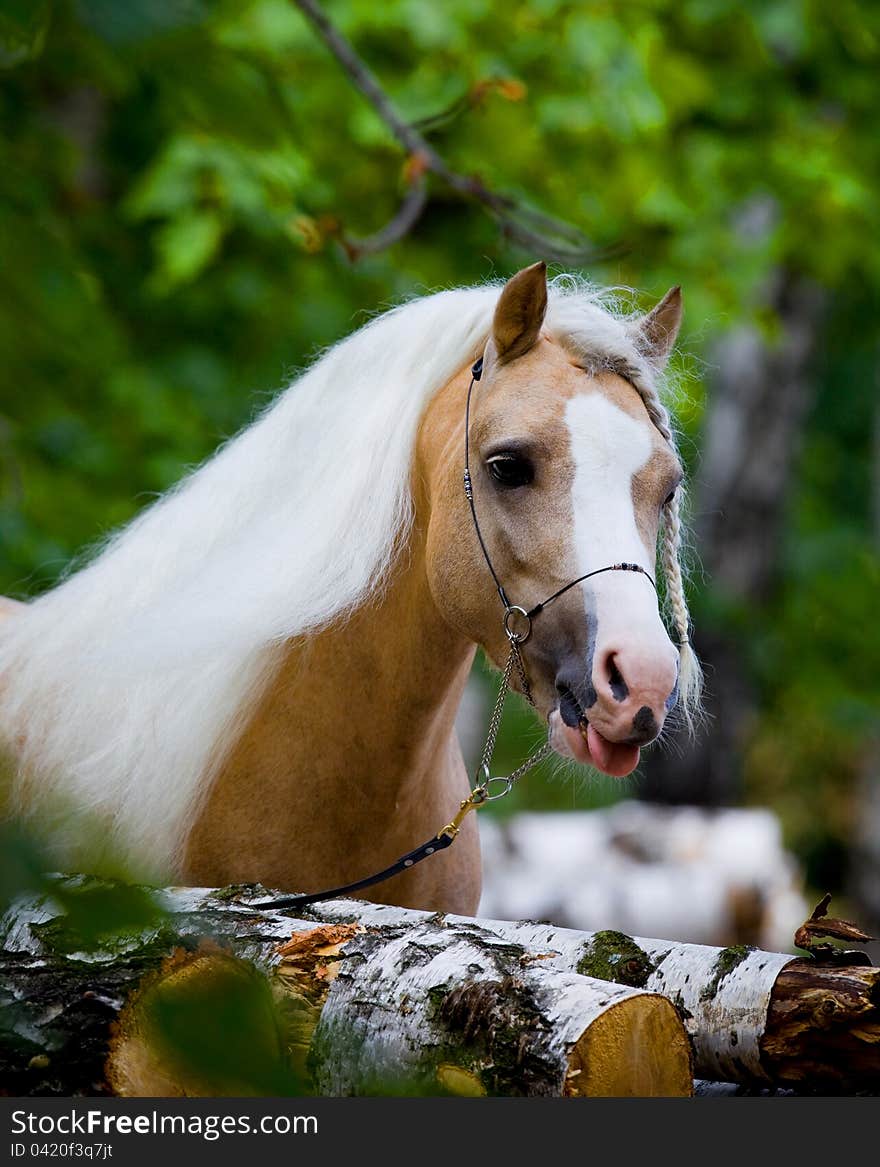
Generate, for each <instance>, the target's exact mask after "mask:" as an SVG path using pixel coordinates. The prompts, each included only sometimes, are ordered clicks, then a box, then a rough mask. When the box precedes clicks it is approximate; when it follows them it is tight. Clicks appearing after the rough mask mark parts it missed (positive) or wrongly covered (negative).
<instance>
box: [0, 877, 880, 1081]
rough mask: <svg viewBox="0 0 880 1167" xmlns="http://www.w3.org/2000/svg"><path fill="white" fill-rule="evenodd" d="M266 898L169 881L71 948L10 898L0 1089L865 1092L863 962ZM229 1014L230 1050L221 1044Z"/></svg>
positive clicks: (869, 1043)
mask: <svg viewBox="0 0 880 1167" xmlns="http://www.w3.org/2000/svg"><path fill="white" fill-rule="evenodd" d="M72 881H73V883H75V882H76V877H72ZM70 883H71V880H68V881H67V884H66V885H70ZM266 894H267V893H266V892H265V891H264V890H263V889H261V888H252V887H241V888H225V889H219V890H210V889H181V888H176V889H167V890H165V891H162V892H161V893H158V898H159V902H160V907H161V909H162V916H161V920H160V921H158V922H156V923H154V924H151V925H150V926H149V927H146V928H142V929H140V930H139V931H136V932H129V933H128V934H126V935H125V936H124V937H122V938H119V937H117V938H116V939H115V940H114V942H113V943H112V944H108V945H107V946H105V947H99V948H97V949H95V950H94V951H88V952H86V951H76V949H75V945H73V944H72V943H71V937H70V935H69V934H68V933H67V931H66V929H65V920H64V916H63V914H62V912H61V910H60V909H59V907H58V906H57V904H56V903H55V901H54V900H53V899H52V898H49V897H43V898H41V899H35V900H31V901H29V902H20V903H18V904H17V905H16V906H15V907H14V908H13V909H12V910H11V911H10V912H9V913H7V915H6V917H4V919H3V921H2V923H0V1089H2V1090H3V1091H5V1092H7V1093H10V1094H29V1093H30V1094H53V1093H54V1094H63V1095H70V1094H83V1093H86V1094H94V1093H113V1094H121V1095H129V1096H131V1095H136V1096H165V1095H183V1094H186V1095H206V1094H244V1093H264V1092H266V1093H286V1092H290V1093H293V1092H312V1093H320V1094H330V1095H358V1094H360V1095H363V1094H376V1093H390V1094H402V1093H416V1094H449V1095H456V1094H457V1095H461V1094H466V1095H528V1096H561V1095H567V1096H597V1095H604V1096H649V1095H682V1094H689V1093H691V1092H692V1090H693V1079H694V1078H695V1077H696V1078H697V1079H710V1080H714V1081H725V1082H734V1083H738V1084H740V1085H741V1086H743V1087H746V1088H749V1089H760V1088H765V1089H766V1088H768V1087H769V1088H795V1089H800V1090H807V1091H813V1092H816V1091H818V1092H855V1091H861V1092H864V1091H871V1090H877V1089H878V1088H880V1058H878V1051H880V970H878V969H875V968H872V967H870V966H860V965H832V964H828V965H825V964H822V963H820V962H819V961H817V960H815V959H813V958H809V959H797V958H793V957H791V956H788V955H785V954H779V953H768V952H761V951H760V950H755V949H749V948H733V949H717V948H708V947H704V946H699V945H685V944H673V943H670V942H668V941H656V940H642V939H634V938H632V937H628V936H624V935H622V934H620V933H613V932H602V933H588V932H578V931H573V930H567V929H561V928H556V927H553V926H552V925H544V924H533V923H512V922H505V921H490V920H482V919H479V920H476V919H470V918H466V917H454V916H442V915H436V914H431V913H426V912H416V911H408V910H405V909H400V908H394V907H388V906H383V905H374V904H367V903H361V902H358V901H353V900H337V901H333V902H330V903H327V904H323V905H316V906H314V907H313V908H311V909H309V910H308V911H307V912H303V913H302V918H295V917H294V916H292V915H291V914H290V913H288V912H285V911H276V910H272V909H265V908H262V909H259V910H254V909H253V908H252V907H250V905H251V904H253V903H256V902H258V901H261V900H265V898H266ZM235 1002H239V1003H240V1006H241V1007H240V1010H239V1013H238V1014H237V1015H236V1017H235V1018H234V1022H235V1024H237V1025H239V1026H240V1027H241V1026H243V1028H244V1030H245V1031H246V1041H245V1042H244V1044H243V1045H242V1046H241V1049H239V1047H238V1046H237V1045H236V1043H235V1041H234V1040H233V1038H231V1037H229V1036H228V1035H227V1036H226V1037H223V1032H222V1031H223V1024H222V1023H223V1019H224V1016H226V1014H225V1013H224V1010H226V1011H228V1010H229V1009H230V1008H231V1007H232V1006H231V1004H230V1003H235ZM230 1016H231V1014H230ZM218 1033H219V1034H220V1035H221V1036H220V1038H219V1039H218V1037H217V1034H218ZM242 1050H245V1051H246V1052H242Z"/></svg>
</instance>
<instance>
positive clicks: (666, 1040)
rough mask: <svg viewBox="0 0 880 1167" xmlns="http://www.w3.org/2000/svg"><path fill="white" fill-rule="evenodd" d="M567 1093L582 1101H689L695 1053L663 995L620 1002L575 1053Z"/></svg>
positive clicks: (586, 1032) (586, 1035)
mask: <svg viewBox="0 0 880 1167" xmlns="http://www.w3.org/2000/svg"><path fill="white" fill-rule="evenodd" d="M568 1061H569V1068H568V1073H567V1074H566V1080H565V1093H566V1095H568V1096H569V1097H574V1098H578V1097H582V1098H683V1097H688V1096H690V1095H691V1094H692V1093H693V1070H692V1067H691V1050H690V1044H689V1042H688V1039H687V1034H686V1033H685V1031H684V1028H683V1027H682V1024H681V1019H680V1018H679V1016H678V1013H677V1011H676V1009H675V1007H674V1006H673V1005H672V1004H671V1003H670V1002H669V1001H667V1000H666V998H665V997H661V996H659V995H657V994H648V993H643V994H641V995H640V996H638V997H631V998H629V999H627V1000H623V1001H618V1002H617V1004H615V1005H612V1006H611V1007H610V1008H609V1009H607V1010H606V1011H605V1012H604V1013H602V1014H601V1016H599V1017H597V1018H596V1019H595V1021H593V1023H592V1024H591V1025H590V1026H589V1027H588V1028H587V1029H586V1030H584V1032H583V1034H582V1035H581V1037H580V1038H579V1039H578V1041H577V1043H576V1044H575V1045H574V1047H573V1048H572V1049H571V1051H570V1053H569V1058H568Z"/></svg>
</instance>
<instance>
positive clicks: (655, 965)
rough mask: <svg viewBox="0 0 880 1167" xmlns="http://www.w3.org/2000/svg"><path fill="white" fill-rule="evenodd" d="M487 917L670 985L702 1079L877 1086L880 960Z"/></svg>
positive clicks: (557, 950) (571, 964)
mask: <svg viewBox="0 0 880 1167" xmlns="http://www.w3.org/2000/svg"><path fill="white" fill-rule="evenodd" d="M309 914H310V915H311V916H312V917H314V918H316V919H320V920H322V921H331V922H332V921H338V920H343V919H352V918H354V915H355V914H356V915H357V918H358V920H359V921H360V922H361V923H362V924H363V925H365V926H371V927H372V926H376V925H386V926H387V925H388V924H392V923H394V924H402V923H403V922H405V921H413V922H415V920H417V919H418V918H420V917H424V916H425V915H426V914H425V913H419V912H412V911H407V910H405V909H401V908H394V907H389V906H386V905H381V904H366V903H357V904H354V903H353V902H352V901H350V900H335V901H331V902H329V903H326V904H315V905H314V906H313V907H312V908H310V909H309ZM446 919H447V921H448V922H450V923H453V922H462V921H464V918H463V917H455V916H448V917H446ZM479 924H480V927H481V928H482V929H483V930H484V931H487V932H491V933H493V934H494V935H496V936H498V937H499V938H500V939H502V940H511V941H515V942H516V943H518V944H521V945H523V947H524V948H526V949H528V951H530V952H531V953H533V954H535V955H536V956H537V957H540V959H541V963H542V965H543V966H544V967H545V968H548V969H551V968H552V969H557V970H559V971H564V970H568V971H574V972H578V973H580V974H585V975H587V976H590V977H594V978H598V979H602V980H610V981H612V982H615V983H619V984H625V985H629V986H631V987H633V988H642V989H646V990H649V991H653V992H659V993H663V994H664V995H666V996H667V997H668V998H669V999H670V1000H671V1001H672V1002H673V1003H674V1004H675V1005H676V1007H677V1009H678V1011H679V1013H680V1015H681V1017H682V1019H683V1021H684V1024H685V1028H686V1029H687V1032H688V1035H689V1037H690V1040H691V1043H692V1046H693V1055H694V1073H695V1075H696V1077H697V1078H701V1079H706V1080H710V1081H729V1082H736V1083H738V1084H740V1085H743V1086H747V1087H753V1088H757V1089H766V1088H767V1087H776V1088H783V1089H786V1088H792V1087H793V1088H796V1089H798V1090H801V1091H803V1090H806V1091H809V1092H814V1093H819V1092H823V1093H824V1092H832V1093H846V1092H857V1091H858V1092H865V1091H869V1092H875V1093H876V1092H878V1091H880V968H875V967H872V966H870V964H868V965H859V964H851V965H840V966H837V965H823V964H820V963H819V962H818V961H816V960H813V959H812V958H810V959H800V958H798V957H795V956H792V955H790V954H786V953H779V952H764V951H762V950H760V949H755V948H751V947H749V946H745V945H740V946H736V947H730V948H713V947H710V946H707V945H702V944H680V943H677V942H674V941H669V940H649V939H645V938H643V937H631V936H626V935H624V934H623V933H620V932H612V931H605V932H592V933H591V932H581V931H576V930H574V929H568V928H557V927H554V926H553V925H548V924H533V923H528V922H525V923H515V922H511V921H499V920H485V919H480V921H479ZM855 959H858V954H856V957H855Z"/></svg>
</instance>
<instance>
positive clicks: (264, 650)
mask: <svg viewBox="0 0 880 1167" xmlns="http://www.w3.org/2000/svg"><path fill="white" fill-rule="evenodd" d="M500 288H501V285H500V284H491V285H486V286H484V287H480V288H471V289H459V290H454V291H446V292H440V293H438V294H436V295H432V296H427V297H424V298H422V299H419V300H414V301H413V302H411V303H408V304H405V305H403V306H402V307H399V308H396V309H394V310H392V311H390V312H387V313H385V314H384V315H382V316H379V317H377V318H376V319H375V320H373V321H372V322H371V323H369V324H368V325H366V326H365V327H364V328H362V329H360V330H359V331H358V332H356V333H354V334H353V335H351V336H350V337H348V338H347V339H346V340H344V341H342V342H340V343H339V344H337V345H336V346H335V347H334V348H332V349H330V350H329V351H328V352H327V353H326V354H325V355H324V356H323V357H321V359H320V360H318V361H317V363H316V364H315V365H314V366H313V367H312V368H310V369H309V370H308V371H307V372H306V373H304V374H303V375H302V376H300V377H299V378H298V379H297V380H295V381H294V382H293V384H292V385H291V386H290V387H289V388H288V389H287V390H286V392H284V393H283V394H282V395H281V396H280V397H279V398H278V400H277V401H276V402H275V403H274V404H273V405H272V406H271V407H270V408H269V409H267V410H266V411H265V412H264V413H263V414H262V415H261V416H260V417H259V418H258V419H257V421H256V422H255V423H254V424H253V425H251V426H250V427H249V428H248V429H246V430H244V431H243V432H242V433H241V434H240V435H239V436H238V437H237V438H235V439H234V440H233V441H231V442H230V443H228V444H227V445H226V446H225V447H223V448H222V449H221V450H219V451H218V452H217V453H216V454H215V455H214V456H213V457H212V458H211V459H210V460H209V461H208V462H207V463H206V464H205V465H204V466H202V467H201V468H200V469H199V470H197V471H196V472H194V473H193V474H191V475H190V476H189V477H188V478H186V479H185V480H184V481H183V482H182V483H180V484H179V485H178V486H177V487H176V488H175V489H173V490H172V491H170V492H169V493H168V494H166V495H165V496H164V497H163V498H161V499H160V500H159V501H157V502H156V503H155V504H154V505H152V506H151V507H149V509H147V510H146V511H145V512H144V513H143V514H142V515H141V516H140V517H139V518H137V519H136V520H135V521H134V522H132V523H131V524H130V525H129V526H128V527H126V528H125V529H124V530H122V531H121V532H120V533H119V534H117V535H116V536H115V537H114V538H113V539H111V540H110V542H109V543H108V544H107V545H106V546H105V547H104V549H103V550H102V552H101V554H100V555H99V556H98V557H97V558H96V559H95V560H94V561H93V562H92V563H90V564H89V565H88V566H86V567H84V568H83V569H82V570H80V571H78V572H77V573H76V574H74V575H72V576H71V577H70V578H69V579H67V580H66V581H65V582H64V583H62V584H61V585H60V586H58V587H57V588H55V590H53V591H51V592H49V593H48V594H46V595H44V596H42V597H40V598H39V599H37V600H35V601H34V602H33V603H31V604H29V605H28V606H27V607H26V608H24V609H22V610H21V611H18V612H16V613H15V614H13V616H12V617H10V618H9V619H7V620H5V621H3V622H2V623H0V743H2V745H3V747H4V749H5V750H6V751H7V752H8V753H9V754H10V755H11V756H14V757H15V759H16V765H15V767H14V768H13V770H14V772H13V774H12V778H11V782H12V799H11V805H12V807H13V809H14V810H15V811H17V812H21V813H31V812H34V811H42V812H44V813H45V812H47V811H48V812H49V813H50V814H51V815H52V817H53V818H55V819H56V820H59V821H60V822H62V823H66V824H68V826H67V835H66V836H65V831H64V828H63V827H62V826H59V828H58V830H56V832H55V838H54V842H55V843H56V844H57V846H56V858H57V861H58V862H59V863H62V864H65V865H69V864H70V863H71V862H74V856H75V854H76V847H77V844H78V843H80V842H81V841H82V840H81V839H80V838H78V836H79V834H80V832H81V830H82V826H81V824H78V822H77V818H76V816H72V815H70V814H67V813H65V812H66V811H69V810H70V809H75V810H76V811H77V812H85V813H86V814H87V815H88V814H90V813H92V814H94V815H95V816H96V819H95V820H94V821H97V822H99V823H100V824H101V826H100V829H101V832H102V835H103V837H104V838H105V840H106V842H107V844H108V847H109V850H110V853H111V854H115V855H116V856H119V857H122V858H124V859H126V860H127V861H128V862H129V863H132V862H133V863H135V870H139V871H140V872H142V873H143V874H145V875H147V874H149V875H154V876H156V877H158V878H165V877H166V876H167V875H168V874H169V873H174V872H175V870H176V867H177V862H178V860H179V857H180V852H181V849H182V844H183V843H184V841H185V838H186V835H187V832H188V828H189V826H190V824H191V823H192V821H193V818H194V815H195V814H196V813H197V810H198V806H199V798H200V797H201V796H202V795H204V793H205V792H206V790H207V788H208V786H209V782H210V778H211V775H212V772H213V770H214V769H215V768H216V766H217V763H218V762H219V761H220V760H221V759H222V757H223V754H224V751H225V749H226V748H228V746H229V745H230V744H231V743H232V742H234V740H235V739H236V736H237V735H238V734H239V733H240V732H241V729H242V728H243V726H244V724H245V721H246V717H247V714H248V711H249V710H250V709H251V707H252V705H253V701H254V699H255V697H256V696H257V695H258V694H259V692H260V689H261V685H262V683H263V682H264V680H265V679H266V676H267V674H268V672H269V671H270V668H271V662H272V660H273V658H274V654H273V652H272V648H273V646H277V645H278V644H279V643H281V642H283V641H285V640H288V639H290V638H292V637H297V636H302V635H304V634H307V633H309V632H314V631H315V630H317V629H319V628H321V627H322V626H324V625H326V624H327V623H328V622H330V621H334V620H339V619H341V618H344V617H345V615H346V614H347V613H349V612H351V611H352V610H353V609H355V608H356V607H357V606H358V605H359V604H361V603H362V602H363V601H364V599H365V598H366V597H367V596H368V595H369V594H370V593H371V592H372V591H373V590H374V589H375V588H376V587H377V586H378V585H379V584H380V583H381V581H382V579H383V576H384V575H385V573H386V571H387V569H388V567H389V565H390V563H391V561H392V559H393V555H394V551H395V549H396V548H397V547H399V546H400V544H401V542H402V541H403V540H402V538H401V536H405V534H406V532H407V530H408V525H409V523H410V519H411V503H410V497H409V471H410V464H411V457H412V452H413V448H414V444H415V436H416V431H417V427H418V424H419V420H420V417H421V414H422V412H423V409H424V407H425V405H426V402H427V401H428V400H429V399H430V397H431V395H432V394H433V393H434V392H436V391H437V390H438V389H439V388H440V387H441V386H442V385H443V384H445V383H446V382H447V381H448V380H449V379H450V378H451V377H452V376H454V374H455V373H456V372H457V371H458V370H460V369H461V368H463V367H464V366H465V365H466V364H467V363H469V362H471V361H473V360H474V359H475V358H476V357H477V356H478V355H479V354H480V353H481V351H482V348H483V346H484V344H485V341H486V339H487V336H488V333H489V329H490V326H491V320H492V314H493V311H494V307H495V303H496V301H497V298H498V295H499V292H500ZM547 329H548V331H549V332H550V333H551V334H554V335H556V336H557V337H558V338H559V339H560V340H562V341H564V342H565V343H567V344H569V345H570V346H572V347H574V348H576V349H577V350H578V351H579V352H580V353H582V354H584V355H587V356H589V357H590V358H591V359H592V360H593V361H594V362H595V363H597V364H599V365H610V366H614V365H616V364H621V363H623V364H625V365H627V367H628V368H630V369H633V368H634V369H636V370H637V371H638V373H639V375H640V376H641V377H642V378H643V379H645V380H646V382H647V383H651V379H652V376H653V373H652V370H651V369H650V368H649V367H648V366H647V365H646V363H645V361H644V360H643V358H642V357H641V356H640V354H639V352H638V351H637V348H636V344H635V336H636V334H635V330H633V329H632V328H631V327H630V328H628V327H627V321H626V319H625V318H618V317H617V316H615V315H613V314H611V313H610V312H608V311H606V310H605V309H604V308H603V307H601V305H600V304H599V302H598V297H597V293H596V292H595V291H591V290H590V289H585V288H583V287H582V286H580V285H578V284H577V283H576V282H574V281H571V280H561V281H556V283H555V286H554V285H551V288H550V303H549V309H548V316H547ZM130 870H131V868H130Z"/></svg>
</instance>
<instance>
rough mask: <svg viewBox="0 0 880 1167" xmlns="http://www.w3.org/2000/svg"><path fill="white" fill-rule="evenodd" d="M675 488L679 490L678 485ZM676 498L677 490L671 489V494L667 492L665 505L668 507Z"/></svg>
mask: <svg viewBox="0 0 880 1167" xmlns="http://www.w3.org/2000/svg"><path fill="white" fill-rule="evenodd" d="M675 489H676V490H677V489H678V487H676V488H675ZM674 498H675V490H670V492H669V494H667V496H666V499H665V500H664V503H663V505H664V506H665V507H668V506H669V504H670V503H671V502H672V500H673V499H674Z"/></svg>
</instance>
